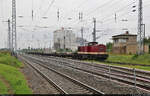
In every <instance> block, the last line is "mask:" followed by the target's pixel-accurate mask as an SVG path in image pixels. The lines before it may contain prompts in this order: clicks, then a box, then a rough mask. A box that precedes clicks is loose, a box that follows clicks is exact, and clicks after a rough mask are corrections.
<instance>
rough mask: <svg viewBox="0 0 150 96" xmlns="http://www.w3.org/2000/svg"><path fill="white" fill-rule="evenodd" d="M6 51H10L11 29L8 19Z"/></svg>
mask: <svg viewBox="0 0 150 96" xmlns="http://www.w3.org/2000/svg"><path fill="white" fill-rule="evenodd" d="M8 49H9V50H11V29H10V20H9V19H8Z"/></svg>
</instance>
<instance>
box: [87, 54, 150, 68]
mask: <svg viewBox="0 0 150 96" xmlns="http://www.w3.org/2000/svg"><path fill="white" fill-rule="evenodd" d="M106 61H108V62H114V63H107V62H100V61H96V60H92V61H91V60H86V62H95V63H97V64H107V65H113V66H121V67H128V68H136V69H141V70H146V71H150V67H149V66H141V64H142V65H150V54H144V55H141V56H138V55H114V54H110V55H109V58H108V59H107V60H106ZM115 62H120V63H130V64H118V63H115ZM132 64H138V65H132Z"/></svg>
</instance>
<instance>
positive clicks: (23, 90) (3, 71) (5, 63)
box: [0, 52, 32, 94]
mask: <svg viewBox="0 0 150 96" xmlns="http://www.w3.org/2000/svg"><path fill="white" fill-rule="evenodd" d="M21 67H23V64H22V63H21V62H20V61H18V60H17V59H16V58H15V57H12V56H11V55H10V54H9V53H8V52H3V53H0V76H1V77H3V78H4V79H5V80H6V81H7V82H8V83H9V85H10V87H11V90H12V91H13V93H14V94H32V91H31V89H30V88H29V87H28V84H27V81H26V80H25V77H24V75H23V74H22V73H21V72H20V71H19V70H20V68H21ZM0 85H2V86H0V89H5V90H4V91H2V92H1V91H0V94H3V93H4V94H5V91H6V90H7V88H6V86H5V85H4V83H3V82H1V81H0Z"/></svg>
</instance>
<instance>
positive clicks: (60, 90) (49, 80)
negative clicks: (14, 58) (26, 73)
mask: <svg viewBox="0 0 150 96" xmlns="http://www.w3.org/2000/svg"><path fill="white" fill-rule="evenodd" d="M20 58H21V59H22V60H24V62H26V64H28V65H29V66H31V67H32V68H33V69H34V70H36V72H37V73H39V74H40V75H41V76H42V77H43V78H44V79H45V80H47V82H49V83H50V84H52V85H53V86H54V87H55V88H56V89H57V90H58V91H59V92H60V94H68V93H67V92H66V91H64V90H63V89H62V88H61V87H60V86H58V85H57V84H56V83H55V82H54V81H53V80H52V79H50V78H49V77H48V76H46V75H45V74H43V73H42V72H41V71H40V70H39V69H38V68H37V67H35V66H33V65H32V63H31V62H30V61H28V60H27V59H25V58H24V57H20Z"/></svg>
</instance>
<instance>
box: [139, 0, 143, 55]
mask: <svg viewBox="0 0 150 96" xmlns="http://www.w3.org/2000/svg"><path fill="white" fill-rule="evenodd" d="M138 11H139V13H138V55H141V54H143V53H144V50H143V49H144V32H143V30H142V25H143V2H142V0H139V8H138Z"/></svg>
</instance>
